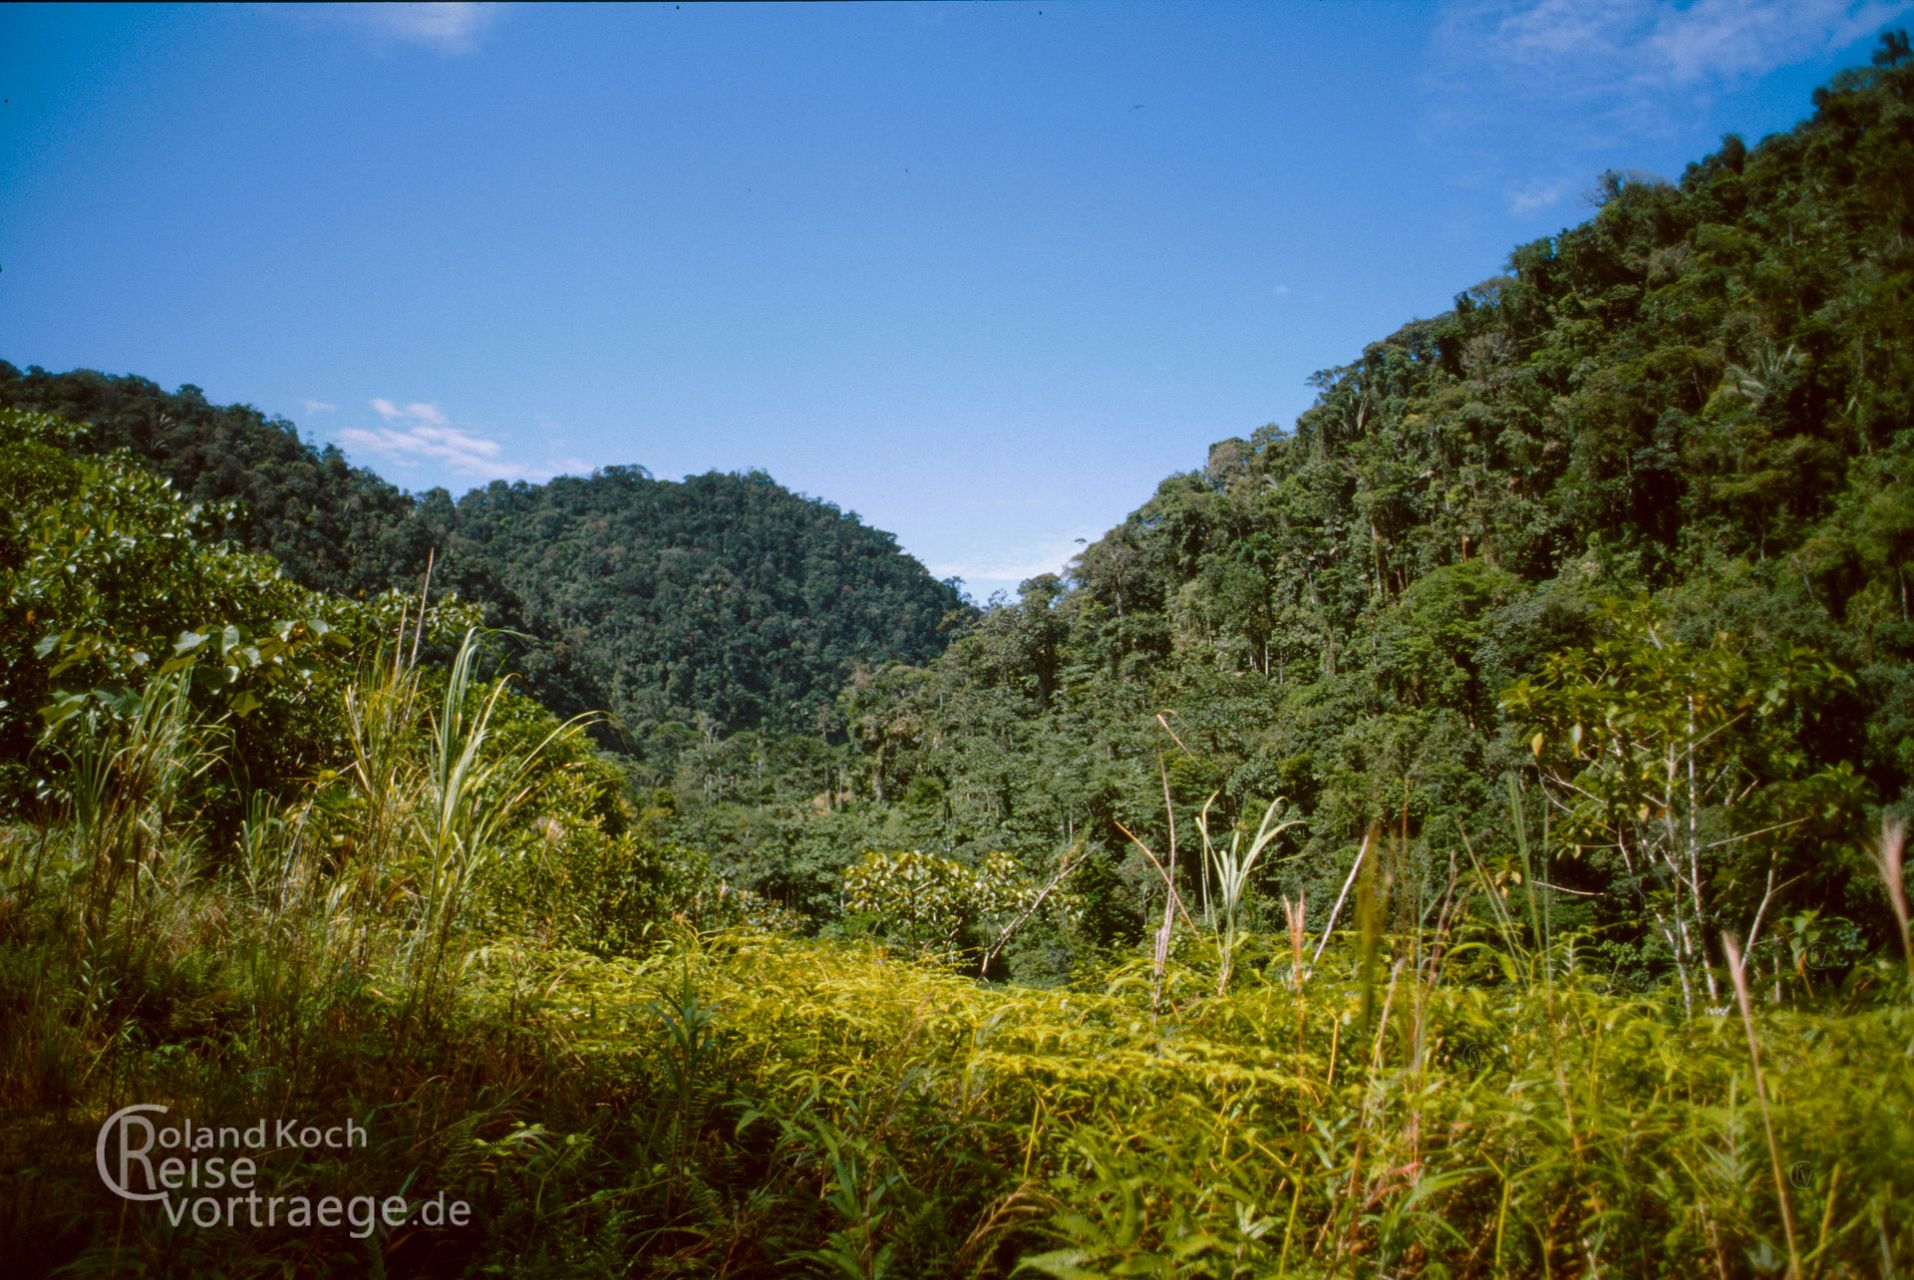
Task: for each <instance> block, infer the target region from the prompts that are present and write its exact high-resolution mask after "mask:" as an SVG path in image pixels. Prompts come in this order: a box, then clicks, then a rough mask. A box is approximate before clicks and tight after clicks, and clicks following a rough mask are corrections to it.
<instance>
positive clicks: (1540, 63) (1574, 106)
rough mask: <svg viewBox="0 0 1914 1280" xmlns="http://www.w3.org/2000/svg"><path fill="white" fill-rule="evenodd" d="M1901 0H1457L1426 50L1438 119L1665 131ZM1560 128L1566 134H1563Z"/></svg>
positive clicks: (1882, 19) (1863, 31) (1896, 8)
mask: <svg viewBox="0 0 1914 1280" xmlns="http://www.w3.org/2000/svg"><path fill="white" fill-rule="evenodd" d="M1910 7H1914V6H1910V5H1909V4H1908V3H1906V0H1692V2H1691V3H1687V4H1675V3H1668V2H1665V0H1458V2H1457V3H1453V4H1450V5H1449V6H1447V8H1446V9H1445V10H1444V12H1443V15H1442V17H1441V18H1440V20H1439V21H1438V23H1437V27H1436V32H1435V36H1434V40H1433V45H1432V48H1431V60H1430V73H1429V87H1430V88H1431V89H1432V90H1433V91H1434V92H1435V94H1436V95H1437V96H1436V101H1435V102H1434V103H1433V104H1432V105H1433V107H1434V114H1435V116H1436V117H1437V118H1438V119H1439V121H1440V123H1443V124H1447V125H1449V126H1450V127H1452V128H1455V129H1457V130H1473V129H1479V128H1482V127H1484V126H1485V125H1488V124H1490V123H1492V122H1493V120H1495V119H1496V118H1507V117H1508V116H1511V115H1516V114H1521V115H1524V116H1527V117H1530V118H1531V123H1533V117H1534V115H1535V113H1537V112H1540V113H1542V114H1543V115H1544V116H1545V117H1546V118H1549V119H1550V120H1552V121H1554V122H1556V123H1557V124H1558V125H1561V126H1563V127H1564V128H1563V129H1558V130H1557V133H1558V137H1557V141H1558V144H1560V143H1564V142H1569V141H1573V142H1575V143H1578V144H1580V145H1584V146H1587V145H1592V144H1595V143H1597V142H1599V141H1601V140H1603V139H1604V138H1607V139H1611V140H1612V137H1613V136H1614V135H1615V134H1616V133H1617V132H1623V133H1628V134H1639V133H1646V132H1660V131H1664V130H1666V129H1667V128H1669V127H1671V125H1672V124H1674V123H1676V122H1677V121H1678V120H1679V119H1680V117H1681V115H1682V114H1683V113H1687V112H1692V111H1693V110H1695V108H1696V106H1697V105H1698V102H1703V103H1705V101H1706V99H1707V97H1708V95H1710V94H1711V93H1713V92H1716V91H1719V90H1721V89H1725V88H1728V87H1731V86H1734V85H1737V84H1740V83H1743V82H1745V81H1747V80H1750V79H1754V78H1757V77H1759V76H1763V75H1766V74H1767V73H1768V72H1770V71H1774V70H1776V69H1777V68H1780V67H1784V66H1789V65H1792V64H1795V63H1799V62H1805V61H1808V60H1811V59H1814V58H1819V57H1825V56H1827V55H1828V54H1831V53H1833V52H1834V51H1836V50H1838V49H1840V48H1842V47H1844V46H1846V45H1848V44H1850V43H1852V42H1854V41H1856V40H1859V39H1862V38H1865V37H1866V36H1868V35H1869V34H1871V33H1872V32H1874V31H1876V30H1878V29H1879V28H1881V27H1882V26H1884V25H1886V24H1888V23H1890V22H1892V21H1893V20H1894V19H1895V18H1896V17H1897V16H1899V15H1901V14H1903V13H1905V12H1906V11H1907V10H1908V9H1909V8H1910ZM1563 132H1566V133H1568V134H1569V135H1570V136H1567V137H1563V136H1560V135H1561V134H1562V133H1563Z"/></svg>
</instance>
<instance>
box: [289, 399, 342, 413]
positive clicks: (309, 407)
mask: <svg viewBox="0 0 1914 1280" xmlns="http://www.w3.org/2000/svg"><path fill="white" fill-rule="evenodd" d="M299 403H300V404H303V405H305V406H306V412H307V413H337V412H338V411H339V406H338V405H336V404H333V403H331V402H330V401H326V400H301V401H300V402H299Z"/></svg>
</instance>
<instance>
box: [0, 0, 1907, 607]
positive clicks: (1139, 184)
mask: <svg viewBox="0 0 1914 1280" xmlns="http://www.w3.org/2000/svg"><path fill="white" fill-rule="evenodd" d="M1909 8H1910V6H1909V5H1908V4H1900V3H1884V2H1881V0H1742V2H1741V3H1726V2H1724V0H1693V3H1688V4H1655V3H1649V2H1648V0H1472V2H1470V3H1445V4H1408V3H1379V2H1378V3H1347V4H1344V3H1304V2H1302V0H1290V2H1288V3H1264V4H1256V5H1240V6H1239V5H1228V4H1177V5H1127V4H1114V3H1090V2H1083V0H1077V2H1073V3H1056V2H1054V0H1049V2H1041V0H1040V2H1037V3H1029V4H1024V3H1006V4H990V5H981V4H980V5H951V6H943V5H916V4H872V5H858V6H847V7H828V6H815V7H779V6H746V7H736V8H731V7H721V6H696V5H687V6H685V7H683V8H679V7H677V6H675V5H672V4H669V3H667V4H662V5H651V6H642V7H610V6H589V7H562V6H542V7H531V6H526V7H518V6H476V5H457V4H447V5H424V6H411V5H363V6H340V7H336V8H332V7H323V6H321V7H302V6H249V5H231V6H207V7H165V6H150V7H149V6H136V7H118V6H72V7H64V6H23V5H9V6H3V7H0V98H4V99H5V101H4V103H0V359H6V360H9V361H11V362H13V363H14V364H16V365H20V366H22V367H24V366H26V365H29V364H37V365H41V366H43V367H46V368H49V369H68V368H74V367H91V368H97V369H101V370H105V371H107V372H112V373H138V374H140V375H142V376H145V377H149V378H152V379H153V380H154V381H156V382H159V383H161V384H162V385H164V386H167V387H169V388H170V387H174V386H178V385H179V384H181V383H188V382H190V383H193V384H195V385H198V386H200V387H202V388H203V389H204V390H205V392H206V394H207V395H208V396H209V397H210V398H212V399H213V400H215V401H217V402H222V403H223V402H228V401H241V402H245V403H250V404H253V405H255V406H257V407H259V408H260V409H261V410H263V411H265V412H267V413H269V414H274V415H280V416H284V417H287V418H290V419H292V420H293V421H295V422H296V423H298V425H299V427H300V428H301V430H302V432H303V433H304V434H305V435H306V437H307V438H308V439H311V440H314V441H317V442H326V441H332V442H336V443H338V444H339V445H340V446H341V447H342V448H344V449H345V450H346V452H347V454H348V456H350V457H351V458H352V459H353V460H354V461H355V462H358V463H360V464H362V465H365V466H368V467H371V468H373V469H374V470H376V471H378V472H380V473H381V474H383V475H385V476H387V477H388V478H389V479H391V480H393V481H394V482H395V483H398V484H400V485H403V486H405V487H407V488H409V489H414V490H418V489H423V488H426V487H428V486H431V485H434V484H442V485H445V486H447V487H448V488H451V489H453V490H454V492H462V491H463V490H464V489H466V488H469V487H471V486H472V485H474V484H478V483H483V482H484V481H486V480H489V479H491V478H494V477H500V476H503V477H512V478H526V479H532V480H538V479H543V478H545V477H547V476H549V475H551V474H554V473H556V472H560V471H566V472H574V473H578V472H584V471H588V470H589V469H590V468H591V467H593V466H602V465H606V464H612V463H638V464H641V465H644V466H646V467H649V468H650V469H651V470H652V471H653V472H654V473H655V474H657V475H659V476H662V477H668V478H677V477H680V476H683V475H685V474H687V473H693V472H701V471H705V470H710V469H713V468H716V469H720V470H743V469H748V468H752V467H762V468H764V469H765V470H767V471H769V472H770V473H771V474H772V475H773V476H775V477H776V478H777V479H778V480H780V481H781V482H783V483H784V484H786V485H787V486H789V487H791V488H793V489H796V490H799V491H801V492H804V493H808V494H811V495H813V496H816V497H820V498H825V499H828V500H830V501H833V502H835V503H837V504H838V505H839V506H841V507H843V508H845V509H847V510H852V511H856V512H858V513H859V514H860V515H861V516H862V517H863V518H864V519H865V520H866V522H868V523H870V524H873V525H876V526H878V527H879V528H883V529H888V530H891V531H892V532H895V533H896V534H897V535H898V537H899V539H900V541H901V542H902V544H903V545H904V547H905V548H906V549H907V550H909V551H911V552H912V553H913V554H915V555H917V556H918V557H919V558H920V559H922V560H923V561H924V562H925V563H926V564H927V565H929V566H930V568H931V569H932V570H933V572H935V573H937V574H938V575H939V576H940V577H941V576H952V575H955V576H961V577H963V578H964V579H965V580H966V583H967V586H968V588H969V589H970V591H971V592H972V593H973V594H974V595H975V596H976V597H977V598H979V599H980V600H981V599H982V598H984V597H985V596H987V595H988V594H989V593H990V592H991V591H994V590H997V589H1002V588H1013V587H1014V586H1015V584H1016V582H1017V580H1018V579H1020V578H1023V577H1026V576H1029V575H1031V574H1034V573H1039V572H1045V571H1049V570H1054V569H1057V568H1060V567H1061V565H1062V564H1063V562H1064V561H1065V560H1066V559H1067V558H1068V556H1069V555H1070V554H1071V553H1072V552H1073V551H1074V550H1075V540H1076V539H1078V538H1095V537H1096V536H1097V535H1099V534H1100V533H1102V532H1103V531H1104V530H1105V529H1107V528H1109V527H1110V526H1111V525H1113V524H1115V523H1117V522H1119V521H1120V520H1121V519H1122V518H1123V516H1124V515H1125V514H1126V513H1127V512H1129V511H1131V510H1133V509H1134V508H1135V507H1136V506H1138V505H1139V504H1141V503H1142V502H1143V501H1144V500H1145V499H1147V498H1148V497H1149V495H1150V493H1151V492H1152V491H1153V490H1154V488H1155V485H1156V483H1157V481H1158V480H1160V479H1162V478H1163V477H1164V476H1166V475H1168V474H1170V473H1171V472H1174V471H1179V470H1187V469H1190V468H1193V467H1197V466H1200V465H1201V464H1202V462H1203V459H1204V456H1205V450H1206V447H1207V446H1208V444H1209V443H1210V442H1212V441H1214V440H1218V439H1222V438H1224V437H1227V436H1232V435H1247V434H1249V433H1250V432H1251V431H1253V430H1255V429H1256V428H1257V427H1258V426H1260V425H1262V424H1264V423H1267V422H1278V423H1282V424H1288V423H1289V422H1291V421H1292V420H1293V419H1294V418H1295V416H1296V414H1297V413H1298V412H1300V411H1301V410H1302V409H1303V408H1304V407H1305V406H1306V405H1307V404H1308V403H1309V400H1310V396H1311V393H1310V390H1309V388H1308V386H1307V385H1306V381H1305V380H1306V379H1307V377H1308V376H1309V374H1310V373H1311V372H1313V371H1315V370H1317V369H1321V368H1325V367H1328V366H1331V365H1335V364H1340V363H1343V362H1346V361H1348V360H1349V359H1351V358H1353V357H1354V356H1355V355H1356V354H1358V353H1359V352H1360V350H1361V348H1362V346H1363V345H1364V344H1365V343H1367V342H1370V341H1373V340H1375V339H1377V338H1380V337H1382V336H1384V335H1386V334H1387V333H1389V332H1390V331H1391V330H1393V329H1394V328H1395V327H1396V326H1398V325H1399V324H1401V323H1403V322H1404V321H1407V320H1409V319H1411V318H1413V317H1417V316H1426V315H1431V314H1434V313H1436V312H1439V311H1442V310H1444V309H1446V308H1447V307H1448V305H1449V303H1450V300H1451V299H1452V298H1453V296H1454V295H1455V294H1456V293H1457V292H1459V291H1460V290H1462V289H1464V288H1466V287H1468V286H1469V285H1471V284H1474V283H1475V282H1477V281H1479V280H1482V279H1484V278H1486V277H1488V276H1491V275H1493V274H1495V273H1496V272H1497V271H1498V270H1499V269H1500V267H1501V265H1502V264H1503V262H1504V260H1505V259H1506V257H1507V254H1508V251H1509V250H1510V249H1511V248H1513V247H1514V246H1515V245H1516V244H1518V243H1521V242H1524V241H1526V240H1530V239H1534V238H1535V237H1537V236H1541V235H1547V234H1551V233H1553V232H1555V231H1558V230H1560V229H1561V228H1563V227H1564V226H1568V225H1571V224H1573V223H1575V222H1578V221H1580V220H1581V219H1582V218H1584V217H1586V216H1587V213H1588V210H1587V208H1586V207H1585V206H1583V205H1582V204H1581V203H1580V196H1581V194H1582V193H1583V192H1586V191H1587V190H1589V189H1590V188H1591V187H1592V186H1593V184H1594V180H1595V178H1596V177H1597V175H1599V174H1600V173H1601V172H1602V171H1603V170H1605V169H1610V168H1618V169H1641V170H1646V171H1648V172H1651V173H1657V174H1661V175H1663V176H1666V177H1670V178H1674V177H1679V175H1680V173H1681V170H1682V167H1683V166H1684V165H1685V164H1686V163H1687V162H1688V161H1690V160H1693V159H1696V158H1698V157H1699V156H1701V155H1702V154H1704V153H1706V152H1707V151H1709V150H1711V149H1712V148H1713V147H1714V146H1715V145H1716V144H1717V142H1718V141H1719V138H1720V136H1721V135H1722V134H1723V133H1725V132H1729V131H1735V132H1740V133H1742V134H1743V135H1744V136H1745V137H1747V138H1748V139H1749V140H1750V141H1753V140H1755V139H1757V138H1759V137H1761V136H1763V135H1765V134H1767V133H1771V132H1773V131H1775V130H1778V129H1783V128H1786V127H1788V126H1789V125H1791V124H1793V123H1794V122H1795V121H1796V120H1798V119H1800V118H1802V117H1803V116H1805V115H1806V114H1808V112H1809V109H1810V106H1809V95H1810V93H1811V91H1812V89H1813V88H1814V86H1815V85H1817V84H1819V83H1821V82H1823V81H1824V80H1826V79H1827V78H1828V77H1829V76H1830V75H1832V74H1833V73H1834V72H1835V71H1836V70H1838V69H1839V68H1841V67H1842V66H1846V65H1850V64H1854V63H1861V62H1865V61H1866V59H1867V54H1868V51H1869V49H1870V48H1871V47H1872V45H1873V44H1874V42H1875V39H1876V37H1877V34H1878V32H1879V31H1880V30H1881V29H1882V28H1883V27H1884V26H1890V25H1896V24H1897V23H1900V24H1905V23H1906V21H1907V18H1906V14H1907V11H1908V9H1909Z"/></svg>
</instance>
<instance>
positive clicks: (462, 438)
mask: <svg viewBox="0 0 1914 1280" xmlns="http://www.w3.org/2000/svg"><path fill="white" fill-rule="evenodd" d="M339 441H340V443H341V444H344V445H346V446H348V447H349V448H354V449H359V450H362V451H364V452H366V453H373V454H378V455H379V456H381V457H383V458H385V459H386V460H388V461H391V462H397V463H400V464H406V463H413V462H421V461H431V462H438V463H443V464H444V465H446V466H448V467H450V468H451V469H452V470H453V471H455V472H457V473H458V474H460V475H467V476H481V475H483V476H490V475H497V474H499V467H498V463H499V456H500V455H501V454H502V453H503V452H504V446H502V445H501V444H499V442H498V441H496V440H488V439H486V438H485V437H484V436H475V435H472V434H471V433H469V432H465V431H460V430H459V429H458V428H457V427H435V426H431V425H429V424H425V423H420V424H417V425H414V426H410V427H406V428H404V429H403V430H394V429H393V428H391V427H378V428H375V429H373V430H370V431H368V430H366V429H364V428H362V427H347V428H345V429H344V430H342V431H341V432H339Z"/></svg>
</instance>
